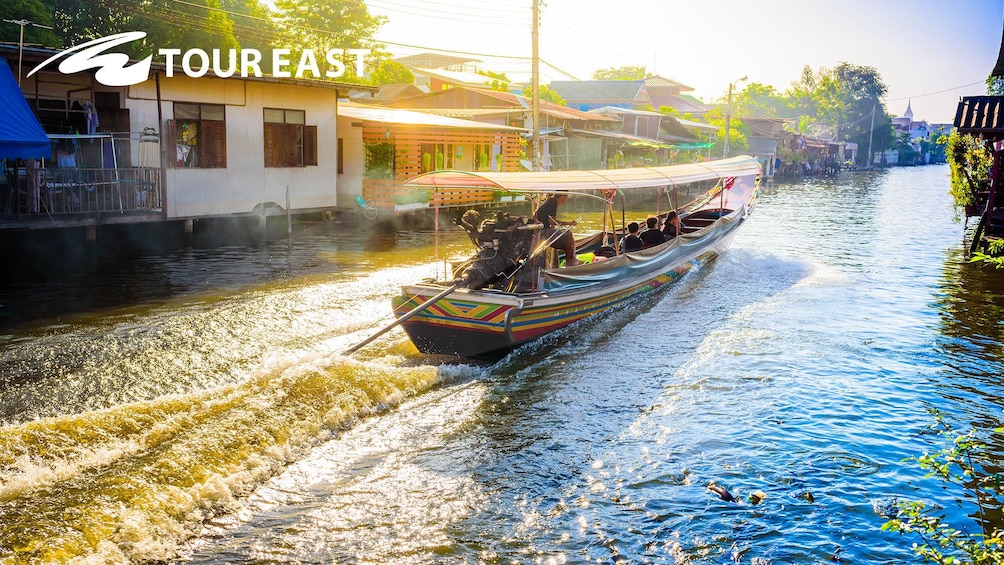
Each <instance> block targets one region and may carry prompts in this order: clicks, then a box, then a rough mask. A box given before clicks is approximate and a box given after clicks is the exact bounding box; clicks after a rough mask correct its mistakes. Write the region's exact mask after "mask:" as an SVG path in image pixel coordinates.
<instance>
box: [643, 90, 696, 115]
mask: <svg viewBox="0 0 1004 565" xmlns="http://www.w3.org/2000/svg"><path fill="white" fill-rule="evenodd" d="M656 103H658V104H659V106H660V107H662V106H668V107H670V108H672V109H674V110H676V111H677V112H680V113H684V114H703V113H705V112H707V111H708V108H707V106H704V105H703V104H698V103H697V102H694V101H692V100H688V99H687V98H685V97H683V96H674V95H672V94H664V95H659V96H656V98H655V100H653V101H652V105H653V106H655V104H656Z"/></svg>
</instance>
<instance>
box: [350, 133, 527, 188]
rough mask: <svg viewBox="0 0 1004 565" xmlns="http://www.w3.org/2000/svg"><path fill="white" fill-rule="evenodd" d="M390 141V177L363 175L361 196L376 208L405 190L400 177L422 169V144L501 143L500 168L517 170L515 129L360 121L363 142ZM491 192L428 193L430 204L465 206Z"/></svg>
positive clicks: (470, 145)
mask: <svg viewBox="0 0 1004 565" xmlns="http://www.w3.org/2000/svg"><path fill="white" fill-rule="evenodd" d="M388 142H389V143H393V144H394V154H395V160H394V179H393V180H390V179H386V180H381V179H367V178H365V177H364V178H363V198H365V199H366V201H367V202H371V203H373V204H374V205H375V206H377V207H378V208H393V207H394V196H395V195H398V194H408V193H409V192H410V189H406V188H404V187H403V186H402V184H403V183H404V181H406V180H408V179H410V178H413V177H416V176H418V175H419V174H421V172H422V151H421V148H422V144H450V145H453V146H454V147H456V146H458V145H459V146H462V147H464V148H466V150H467V151H470V155H471V158H472V160H473V155H474V153H473V149H474V147H475V146H478V145H487V146H489V147H491V146H493V145H501V149H502V152H501V155H502V163H501V168H502V170H503V171H518V170H519V166H520V165H519V154H520V138H519V134H518V133H516V132H497V131H485V130H464V129H434V128H419V127H414V126H394V125H388V124H382V123H378V122H363V143H364V144H369V143H388ZM492 200H493V194H492V193H491V192H488V191H485V190H483V189H445V190H442V191H437V192H436V193H435V194H433V195H431V198H430V201H429V205H430V206H436V205H439V206H442V207H449V206H468V205H476V204H485V203H488V202H491V201H492Z"/></svg>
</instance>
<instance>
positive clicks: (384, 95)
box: [373, 84, 425, 100]
mask: <svg viewBox="0 0 1004 565" xmlns="http://www.w3.org/2000/svg"><path fill="white" fill-rule="evenodd" d="M423 94H425V93H424V92H422V89H420V88H418V87H417V86H415V85H414V84H385V85H383V86H381V87H380V90H379V92H377V93H376V94H374V95H373V99H374V100H394V99H396V98H406V97H411V96H421V95H423Z"/></svg>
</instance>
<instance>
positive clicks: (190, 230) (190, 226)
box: [185, 219, 195, 247]
mask: <svg viewBox="0 0 1004 565" xmlns="http://www.w3.org/2000/svg"><path fill="white" fill-rule="evenodd" d="M194 243H195V220H191V219H189V220H185V246H187V247H192V246H193V245H194Z"/></svg>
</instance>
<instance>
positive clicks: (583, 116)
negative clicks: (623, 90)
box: [412, 86, 618, 122]
mask: <svg viewBox="0 0 1004 565" xmlns="http://www.w3.org/2000/svg"><path fill="white" fill-rule="evenodd" d="M455 90H466V91H471V92H475V93H477V94H479V95H481V96H485V97H488V98H494V99H496V100H498V101H499V102H500V104H499V106H503V107H501V108H487V109H486V110H489V109H490V110H492V111H493V112H494V114H496V115H505V114H506V113H507V108H506V107H509V109H508V112H510V113H511V112H512V111H513V110H515V109H516V108H519V109H526V110H529V109H530V107H531V106H532V104H531V102H530V100H529V99H528V98H527V97H525V96H520V95H518V94H514V93H512V92H500V91H498V90H489V89H486V88H473V87H468V86H458V87H456V88H452V89H450V90H443V91H439V92H433V93H430V94H428V95H426V98H429V99H431V98H435V97H438V96H450V95H451V91H455ZM412 100H414V99H412ZM478 110H480V109H478ZM478 110H475V109H472V110H465V109H455V108H449V109H447V108H442V109H439V108H427V109H426V108H423V111H429V112H434V113H439V114H446V113H447V112H449V113H450V114H447V115H462V114H460V113H461V112H468V111H469V112H471V115H475V114H474V113H475V112H477V111H478ZM540 112H541V114H544V115H546V116H548V117H551V118H554V119H558V120H578V121H590V122H616V121H618V120H617V118H610V117H607V116H600V115H597V114H590V113H589V112H583V111H581V110H576V109H575V108H569V107H567V106H562V105H560V104H555V103H553V102H548V101H546V100H541V101H540ZM491 113H492V112H485V114H491Z"/></svg>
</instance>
